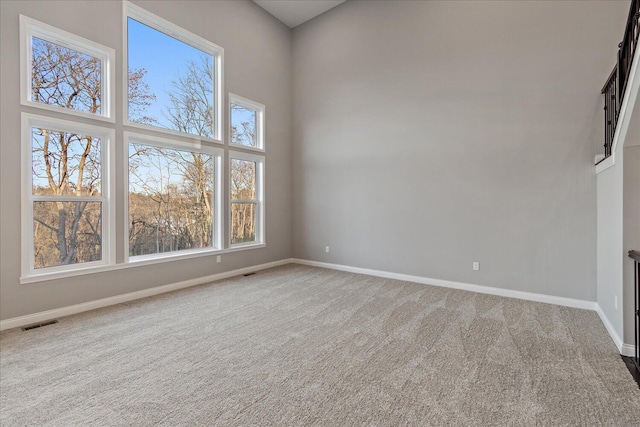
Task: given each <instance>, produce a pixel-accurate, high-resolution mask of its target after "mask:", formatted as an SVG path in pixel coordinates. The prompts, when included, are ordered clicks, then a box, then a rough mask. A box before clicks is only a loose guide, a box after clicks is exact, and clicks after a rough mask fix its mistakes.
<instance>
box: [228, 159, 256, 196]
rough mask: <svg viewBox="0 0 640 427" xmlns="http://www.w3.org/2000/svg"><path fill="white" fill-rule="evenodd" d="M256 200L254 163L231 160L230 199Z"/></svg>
mask: <svg viewBox="0 0 640 427" xmlns="http://www.w3.org/2000/svg"><path fill="white" fill-rule="evenodd" d="M255 198H256V162H250V161H248V160H238V159H231V199H232V200H254V199H255Z"/></svg>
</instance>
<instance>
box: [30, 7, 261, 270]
mask: <svg viewBox="0 0 640 427" xmlns="http://www.w3.org/2000/svg"><path fill="white" fill-rule="evenodd" d="M122 5H123V12H124V13H123V26H124V29H125V37H124V40H123V46H122V53H123V55H122V57H123V64H122V65H121V67H122V68H121V69H122V71H123V81H122V83H123V84H122V90H119V91H118V92H117V93H116V91H115V90H114V87H115V82H114V79H115V72H114V69H115V65H116V64H115V58H116V55H115V50H114V49H112V48H108V47H105V46H102V45H100V44H97V43H95V42H92V41H90V40H86V39H84V38H81V37H78V36H76V35H74V34H71V33H68V32H65V31H62V30H59V29H57V28H54V27H52V26H49V25H47V24H45V23H42V22H38V21H35V20H33V19H31V18H28V17H25V16H20V32H21V39H20V44H21V64H20V67H21V82H20V87H21V105H22V106H23V107H22V110H23V111H22V124H21V126H22V147H23V148H22V156H21V158H22V171H23V172H22V175H23V177H22V193H23V196H22V212H23V222H22V225H21V227H22V276H21V278H20V280H21V283H28V282H36V281H41V280H48V279H58V278H64V277H68V276H74V275H80V274H86V273H89V272H96V271H104V270H109V269H112V268H114V267H116V266H117V264H120V265H119V266H117V267H118V268H120V267H122V264H124V265H126V264H129V263H130V264H131V265H140V264H147V263H155V262H162V261H166V260H168V259H179V258H189V257H200V256H207V255H211V254H220V253H224V252H226V251H235V250H241V249H249V248H251V247H254V248H255V247H260V246H263V245H264V161H265V160H264V159H265V157H264V147H265V142H264V140H265V136H264V135H265V132H264V129H265V125H264V115H265V106H264V105H262V104H259V103H257V102H254V101H251V100H249V99H246V98H243V97H240V96H237V95H234V94H229V98H228V99H229V105H228V109H227V108H222V100H223V99H224V97H223V92H222V71H223V66H222V65H223V49H222V48H220V47H219V46H217V45H215V44H213V43H211V42H209V41H207V40H206V39H203V38H201V37H199V36H197V35H195V34H192V33H190V32H188V31H186V30H184V29H183V28H180V27H178V26H176V25H174V24H172V23H170V22H168V21H166V20H164V19H162V18H160V17H158V16H155V15H153V14H151V13H149V12H147V11H145V10H144V9H142V8H140V7H138V6H135V5H133V4H130V3H128V2H123V3H122ZM69 25H70V28H73V26H72V25H71V24H69ZM114 31H116V28H115V27H114ZM118 57H120V56H118ZM119 66H120V65H119ZM116 95H117V96H118V97H119V98H121V99H117V101H118V102H116ZM116 108H119V109H120V110H121V111H117V113H118V114H116ZM31 111H37V112H38V115H35V114H30V112H31ZM223 111H228V113H229V122H228V123H229V128H228V131H229V133H228V135H226V136H225V135H223V133H224V132H223V127H222V123H223V122H224V121H223V117H222V114H223ZM62 117H63V118H64V119H65V120H63V119H62ZM229 147H236V148H237V150H238V151H230V149H229ZM116 150H118V153H119V155H118V156H117V157H115V154H114V153H115V151H116ZM256 151H259V152H260V153H256ZM256 154H260V155H256ZM223 159H225V160H228V162H226V161H223ZM116 170H117V171H118V174H120V175H118V176H117V177H116ZM227 180H228V184H229V185H228V187H227V186H225V187H223V182H227ZM116 183H117V184H116ZM225 185H226V184H225ZM116 200H118V201H123V202H124V203H123V205H122V206H116ZM116 208H117V212H118V213H117V215H118V218H120V219H122V220H123V221H117V222H116ZM116 227H117V228H116Z"/></svg>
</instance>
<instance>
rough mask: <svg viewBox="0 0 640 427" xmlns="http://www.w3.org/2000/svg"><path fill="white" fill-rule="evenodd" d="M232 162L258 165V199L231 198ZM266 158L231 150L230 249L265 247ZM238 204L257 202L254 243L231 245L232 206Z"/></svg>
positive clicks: (228, 242) (229, 191) (228, 190)
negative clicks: (240, 161)
mask: <svg viewBox="0 0 640 427" xmlns="http://www.w3.org/2000/svg"><path fill="white" fill-rule="evenodd" d="M232 160H244V161H249V162H255V163H256V189H255V193H256V198H255V199H251V200H245V199H232V198H231V161H232ZM265 160H266V159H265V156H263V155H259V154H253V153H245V152H242V151H234V150H229V159H228V165H227V169H228V171H229V173H228V178H229V182H228V187H227V194H228V196H227V200H228V207H227V215H228V216H227V218H228V220H227V226H228V230H227V245H228V247H229V248H243V247H253V246H265V245H266V241H265V233H264V229H265V203H264V187H265V185H264V182H265V167H264V165H265ZM238 202H255V204H256V239H255V240H254V241H253V242H242V243H231V230H232V225H231V221H232V217H231V205H232V204H233V203H238Z"/></svg>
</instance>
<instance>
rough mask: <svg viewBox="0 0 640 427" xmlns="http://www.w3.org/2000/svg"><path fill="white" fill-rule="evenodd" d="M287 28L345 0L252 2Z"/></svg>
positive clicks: (270, 0) (262, 0)
mask: <svg viewBox="0 0 640 427" xmlns="http://www.w3.org/2000/svg"><path fill="white" fill-rule="evenodd" d="M253 1H254V2H255V3H256V4H257V5H258V6H260V7H261V8H263V9H264V10H266V11H267V12H269V13H270V14H272V15H273V16H275V17H276V18H278V20H280V22H282V23H284V24H285V25H287V26H288V27H289V28H294V27H297V26H298V25H300V24H302V23H304V22H307V21H308V20H310V19H311V18H315V17H316V16H318V15H320V14H321V13H324V12H326V11H327V10H329V9H331V8H334V7H336V6H337V5H339V4H340V3H344V1H345V0H253Z"/></svg>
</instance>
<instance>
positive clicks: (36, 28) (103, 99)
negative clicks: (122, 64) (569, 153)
mask: <svg viewBox="0 0 640 427" xmlns="http://www.w3.org/2000/svg"><path fill="white" fill-rule="evenodd" d="M33 37H36V38H39V39H42V40H44V41H47V42H49V43H53V44H57V45H60V46H62V47H66V48H68V49H72V50H75V51H78V52H80V53H83V54H85V55H89V56H92V57H94V58H98V59H100V61H101V62H100V65H101V71H100V73H101V89H100V114H92V113H88V112H86V111H79V110H73V109H70V108H63V107H57V106H55V105H51V104H45V103H42V102H36V101H33V100H32V87H31V80H32V68H31V62H32V59H33V49H32V39H33ZM115 55H116V51H115V49H112V48H110V47H107V46H104V45H101V44H99V43H96V42H93V41H91V40H88V39H85V38H84V37H80V36H77V35H75V34H72V33H69V32H67V31H64V30H61V29H58V28H56V27H53V26H51V25H48V24H45V23H43V22H40V21H37V20H35V19H33V18H29V17H27V16H25V15H22V14H21V15H20V79H21V84H20V104H22V105H25V106H28V107H34V108H38V109H42V110H47V111H56V112H59V113H62V114H67V115H71V116H77V117H85V118H91V119H97V120H103V121H107V122H110V123H115V121H116V119H115V93H116V91H115V81H114V79H115V62H116V61H115Z"/></svg>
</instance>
